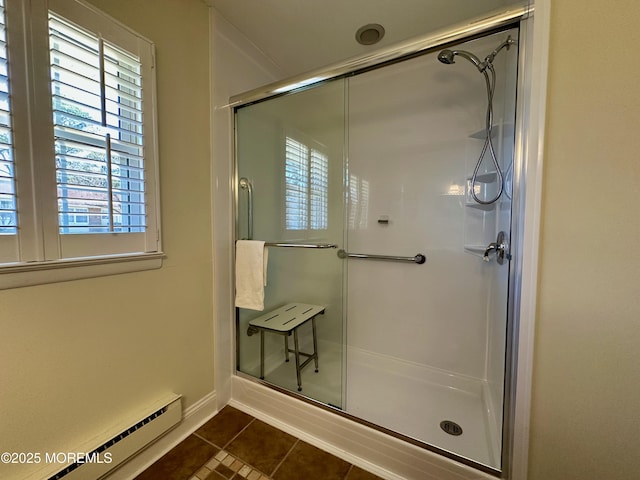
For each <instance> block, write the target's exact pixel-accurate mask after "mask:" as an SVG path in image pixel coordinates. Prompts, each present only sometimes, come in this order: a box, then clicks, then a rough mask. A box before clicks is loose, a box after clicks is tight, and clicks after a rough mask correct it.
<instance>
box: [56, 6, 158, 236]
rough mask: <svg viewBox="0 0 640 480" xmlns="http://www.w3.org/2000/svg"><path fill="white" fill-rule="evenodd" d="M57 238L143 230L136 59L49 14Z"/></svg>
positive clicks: (138, 66) (139, 88) (139, 83)
mask: <svg viewBox="0 0 640 480" xmlns="http://www.w3.org/2000/svg"><path fill="white" fill-rule="evenodd" d="M49 44H50V59H51V90H52V107H53V124H54V125H53V127H54V138H55V154H56V183H57V198H58V224H59V233H60V234H83V233H134V232H144V231H145V228H146V222H145V218H146V215H145V183H144V181H145V179H144V163H143V155H144V136H143V129H142V121H143V116H142V81H141V64H140V60H139V58H136V57H135V56H134V55H132V54H130V53H127V52H125V51H124V50H122V49H120V48H118V47H116V46H115V45H111V44H110V43H109V42H107V41H105V40H104V39H103V38H101V37H100V36H98V35H96V34H93V33H91V32H88V31H86V30H83V29H80V28H78V27H76V26H75V25H73V24H71V23H70V22H67V21H65V20H64V19H63V18H61V17H59V16H57V15H55V14H54V13H50V14H49Z"/></svg>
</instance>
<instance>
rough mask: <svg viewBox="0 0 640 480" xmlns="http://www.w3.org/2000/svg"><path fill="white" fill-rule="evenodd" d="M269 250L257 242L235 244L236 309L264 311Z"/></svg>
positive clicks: (246, 241) (241, 241)
mask: <svg viewBox="0 0 640 480" xmlns="http://www.w3.org/2000/svg"><path fill="white" fill-rule="evenodd" d="M268 258H269V250H268V249H267V248H266V247H265V246H264V242H261V241H258V240H238V241H237V242H236V307H240V308H249V309H251V310H264V287H265V286H266V285H267V260H268Z"/></svg>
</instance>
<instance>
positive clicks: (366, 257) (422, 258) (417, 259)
mask: <svg viewBox="0 0 640 480" xmlns="http://www.w3.org/2000/svg"><path fill="white" fill-rule="evenodd" d="M338 257H340V258H361V259H364V260H389V261H392V262H412V263H417V264H418V265H422V264H423V263H424V262H426V261H427V257H425V256H424V255H423V254H421V253H418V254H417V255H416V256H414V257H396V256H394V255H369V254H368V253H349V252H345V251H344V250H342V249H340V250H338Z"/></svg>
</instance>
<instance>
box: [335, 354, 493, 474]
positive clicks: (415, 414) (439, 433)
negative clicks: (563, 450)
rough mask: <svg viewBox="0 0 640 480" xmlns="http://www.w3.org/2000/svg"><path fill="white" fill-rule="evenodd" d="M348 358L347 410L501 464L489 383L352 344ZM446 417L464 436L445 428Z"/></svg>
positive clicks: (458, 452)
mask: <svg viewBox="0 0 640 480" xmlns="http://www.w3.org/2000/svg"><path fill="white" fill-rule="evenodd" d="M347 358H348V361H347V379H348V380H347V392H346V398H347V408H346V410H347V412H349V413H350V414H352V415H355V416H356V417H359V418H362V419H364V420H367V421H369V422H371V423H374V424H376V425H381V426H384V427H385V428H387V429H389V430H393V431H395V432H398V433H401V434H402V435H405V436H407V437H410V438H413V439H415V440H418V441H420V442H423V443H428V444H430V445H434V446H436V447H438V448H441V449H443V450H446V451H449V452H452V453H455V454H456V455H459V456H461V457H465V458H468V459H470V460H473V461H475V462H477V463H482V464H484V465H488V466H492V467H494V468H495V467H497V466H499V453H500V449H499V448H498V443H497V442H498V438H497V432H493V431H492V430H491V425H493V424H494V422H492V421H491V420H490V418H488V415H489V414H490V412H489V409H488V408H487V406H486V405H485V402H484V401H483V395H482V383H483V382H481V381H480V380H475V379H471V378H466V377H461V376H455V375H451V374H447V373H445V372H442V371H439V370H436V369H431V368H429V367H425V366H422V365H417V364H413V363H410V362H405V361H402V360H399V359H395V358H393V357H386V356H381V355H377V354H372V353H370V352H366V351H362V350H358V349H355V348H349V350H348V355H347ZM443 421H449V422H455V423H456V424H458V425H459V426H460V427H461V428H462V434H461V435H457V436H454V435H451V434H448V433H446V432H445V431H443V430H442V428H441V427H440V423H441V422H443ZM494 429H495V428H494Z"/></svg>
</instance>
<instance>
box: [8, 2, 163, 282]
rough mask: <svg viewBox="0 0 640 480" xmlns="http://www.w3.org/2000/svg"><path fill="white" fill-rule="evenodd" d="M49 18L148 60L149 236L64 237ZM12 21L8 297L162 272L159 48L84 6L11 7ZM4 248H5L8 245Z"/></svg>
mask: <svg viewBox="0 0 640 480" xmlns="http://www.w3.org/2000/svg"><path fill="white" fill-rule="evenodd" d="M5 1H6V0H5ZM49 11H51V12H53V13H54V14H56V15H59V16H60V17H63V18H64V19H65V20H67V21H69V22H71V23H73V24H75V25H77V26H79V27H81V28H83V29H85V30H87V31H90V32H92V33H94V34H97V35H100V36H101V37H102V38H103V39H104V40H105V41H108V42H109V43H111V44H113V45H117V46H118V47H119V48H122V49H124V50H126V51H128V52H131V53H133V54H135V55H136V56H138V57H139V58H140V61H141V64H142V77H143V100H142V102H143V108H144V112H143V115H144V169H145V204H146V212H145V213H146V217H147V218H146V230H145V233H143V234H140V233H134V234H129V233H96V234H87V235H85V234H61V233H60V232H59V226H58V206H57V190H56V188H57V187H56V163H55V153H54V142H53V123H52V116H53V113H52V105H51V79H50V67H49V65H50V58H49V26H48V14H49ZM5 15H6V23H7V37H8V46H9V76H10V89H11V90H10V95H11V114H12V123H13V148H14V163H15V179H16V190H17V195H18V215H19V217H18V236H17V239H18V241H17V252H16V259H15V260H16V261H11V262H7V263H0V289H5V288H14V287H19V286H26V285H36V284H41V283H51V282H57V281H67V280H73V279H79V278H89V277H96V276H102V275H111V274H117V273H127V272H133V271H140V270H148V269H154V268H160V267H161V266H162V259H163V257H164V254H163V253H162V248H161V237H160V211H159V205H160V202H159V181H158V146H157V120H156V96H155V95H156V93H155V92H156V85H155V50H154V48H155V47H154V44H153V43H152V42H151V41H149V40H148V39H146V38H144V37H142V36H140V35H139V34H137V33H135V32H133V31H132V30H130V29H129V28H128V27H126V26H124V25H123V24H121V23H119V22H118V21H116V20H115V19H113V18H111V17H109V16H108V15H106V14H104V13H102V12H101V11H99V10H98V9H96V8H95V7H93V6H92V5H89V4H87V3H85V2H83V1H82V0H9V1H6V5H5ZM43 139H47V140H50V141H43ZM133 235H135V236H137V237H138V238H137V244H136V245H135V247H134V248H132V244H131V242H130V240H131V239H132V238H133V237H132V236H133ZM140 235H143V236H144V237H142V238H140ZM4 237H13V236H11V235H8V236H6V235H5V236H4ZM1 240H5V241H7V238H4V239H0V241H1ZM0 248H4V247H3V245H2V244H0Z"/></svg>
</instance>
